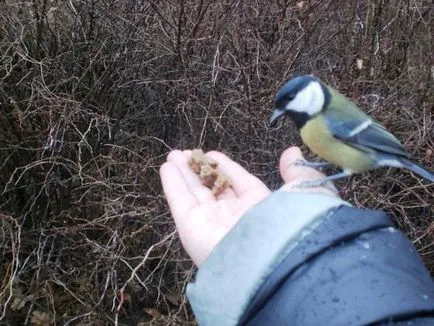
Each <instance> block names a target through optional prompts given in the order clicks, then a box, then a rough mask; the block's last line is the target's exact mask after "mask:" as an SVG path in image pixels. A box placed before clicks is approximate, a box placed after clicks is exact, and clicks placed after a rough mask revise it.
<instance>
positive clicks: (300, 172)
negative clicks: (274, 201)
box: [279, 146, 337, 196]
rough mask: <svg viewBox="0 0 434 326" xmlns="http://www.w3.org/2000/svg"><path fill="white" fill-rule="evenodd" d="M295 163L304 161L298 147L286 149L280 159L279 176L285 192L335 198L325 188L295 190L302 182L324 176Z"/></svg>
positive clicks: (331, 192)
mask: <svg viewBox="0 0 434 326" xmlns="http://www.w3.org/2000/svg"><path fill="white" fill-rule="evenodd" d="M296 161H304V157H303V154H302V153H301V151H300V148H299V147H296V146H293V147H289V148H288V149H286V150H285V151H284V152H283V153H282V156H281V157H280V164H279V166H280V175H281V176H282V179H283V181H284V182H285V185H284V186H283V187H282V188H281V189H282V190H287V191H303V192H324V193H328V194H332V195H334V196H337V195H336V193H335V192H333V191H332V190H330V189H328V188H326V187H312V188H297V187H295V186H296V185H298V184H300V183H301V182H303V181H310V180H318V179H322V178H325V175H324V174H323V173H321V172H319V171H317V170H315V169H314V168H310V167H307V166H302V165H296V164H295V162H296Z"/></svg>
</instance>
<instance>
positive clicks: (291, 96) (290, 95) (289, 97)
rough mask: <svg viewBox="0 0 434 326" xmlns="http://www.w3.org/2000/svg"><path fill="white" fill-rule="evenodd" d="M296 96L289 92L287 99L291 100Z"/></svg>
mask: <svg viewBox="0 0 434 326" xmlns="http://www.w3.org/2000/svg"><path fill="white" fill-rule="evenodd" d="M294 98H295V96H294V95H293V94H289V95H288V96H287V97H286V99H287V100H288V101H289V102H291V101H292V100H293V99H294Z"/></svg>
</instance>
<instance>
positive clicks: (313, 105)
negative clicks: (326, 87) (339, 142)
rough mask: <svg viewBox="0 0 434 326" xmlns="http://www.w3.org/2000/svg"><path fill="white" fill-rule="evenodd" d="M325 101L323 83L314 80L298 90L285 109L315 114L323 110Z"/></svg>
mask: <svg viewBox="0 0 434 326" xmlns="http://www.w3.org/2000/svg"><path fill="white" fill-rule="evenodd" d="M324 102H325V98H324V92H323V90H322V88H321V85H320V84H319V83H318V82H316V81H312V82H310V83H309V85H307V86H306V87H305V88H304V89H302V90H301V91H300V92H298V94H297V95H296V96H295V98H294V99H293V100H292V101H291V102H289V103H288V104H287V105H286V108H285V109H286V110H288V111H296V112H305V113H307V114H309V115H314V114H316V113H318V112H321V110H322V107H323V106H324Z"/></svg>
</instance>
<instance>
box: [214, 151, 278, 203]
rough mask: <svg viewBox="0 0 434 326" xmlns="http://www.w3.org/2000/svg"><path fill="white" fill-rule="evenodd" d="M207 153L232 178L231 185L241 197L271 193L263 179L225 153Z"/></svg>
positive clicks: (261, 195)
mask: <svg viewBox="0 0 434 326" xmlns="http://www.w3.org/2000/svg"><path fill="white" fill-rule="evenodd" d="M206 155H207V156H209V157H211V158H213V159H215V160H216V161H217V162H218V163H219V166H218V168H219V169H220V170H221V171H222V172H223V173H224V174H226V176H227V177H228V178H229V179H230V181H231V187H232V189H233V191H234V193H235V195H236V196H238V197H241V196H243V195H245V194H246V193H249V195H250V194H256V195H255V196H257V197H258V198H260V197H265V196H267V195H268V194H269V192H270V190H269V189H268V188H267V186H265V184H264V183H263V182H262V181H261V180H259V179H258V178H256V177H255V176H254V175H252V174H251V173H249V172H247V171H246V170H245V169H244V168H243V167H242V166H241V165H239V164H238V163H236V162H234V161H233V160H231V159H230V158H229V157H227V156H226V155H224V154H223V153H220V152H216V151H212V152H208V153H207V154H206Z"/></svg>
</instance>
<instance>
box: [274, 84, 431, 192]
mask: <svg viewBox="0 0 434 326" xmlns="http://www.w3.org/2000/svg"><path fill="white" fill-rule="evenodd" d="M285 116H286V117H289V118H291V119H292V120H293V122H294V123H295V125H296V127H297V128H298V130H299V131H300V135H301V138H302V140H303V143H304V144H305V145H307V146H308V147H309V148H310V150H311V151H312V152H314V153H315V154H316V155H318V156H320V157H321V158H323V159H325V160H326V161H327V162H308V161H304V160H303V161H297V162H296V163H295V164H296V165H303V166H309V167H312V168H319V167H324V166H328V165H334V166H337V167H339V168H341V169H342V172H340V173H337V174H334V175H331V176H328V177H325V178H322V179H318V180H313V181H305V182H303V183H302V184H301V185H300V186H302V187H317V186H322V185H325V184H327V183H328V182H330V181H334V180H337V179H341V178H345V177H348V176H350V175H352V174H355V173H363V172H366V171H368V170H372V169H376V168H379V167H396V168H404V169H408V170H410V171H412V172H414V173H416V174H418V175H419V176H421V177H423V178H425V179H427V180H429V181H430V182H434V172H432V171H429V170H427V169H426V168H424V167H423V166H422V165H420V164H419V163H417V162H416V160H415V159H414V158H413V156H412V155H411V154H409V153H408V152H407V151H406V149H405V148H404V147H403V145H402V144H401V143H400V141H399V140H398V139H397V138H396V137H395V136H394V135H393V134H392V133H390V132H389V131H388V130H387V129H386V128H385V127H383V126H382V125H381V124H380V123H378V122H376V121H374V120H373V119H372V118H370V117H369V116H368V115H367V114H366V113H364V112H363V111H362V110H361V109H360V108H359V107H358V106H357V105H356V104H355V103H354V102H352V101H351V100H350V99H348V98H347V97H345V96H344V95H343V94H341V93H340V92H339V91H337V90H336V89H334V88H333V87H331V86H329V85H326V84H325V83H323V82H322V81H321V80H320V79H319V78H317V77H316V76H314V75H304V76H298V77H295V78H293V79H291V80H289V81H288V82H286V83H285V84H284V85H283V86H282V88H281V89H280V90H279V91H278V92H277V94H276V97H275V105H274V112H273V114H272V116H271V118H270V124H273V123H274V122H275V121H276V120H277V119H279V118H281V117H285Z"/></svg>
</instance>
